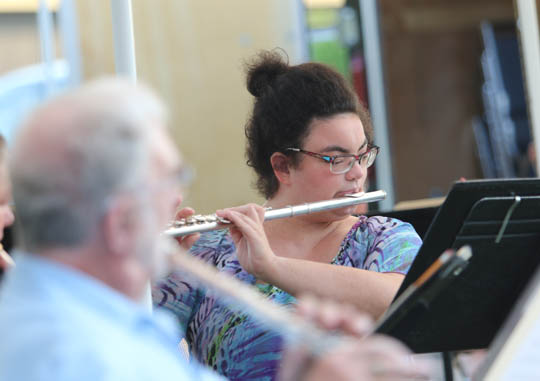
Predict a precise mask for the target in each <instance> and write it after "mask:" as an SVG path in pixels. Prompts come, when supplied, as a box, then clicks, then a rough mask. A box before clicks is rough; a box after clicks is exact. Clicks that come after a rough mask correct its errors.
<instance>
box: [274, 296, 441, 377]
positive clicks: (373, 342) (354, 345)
mask: <svg viewBox="0 0 540 381" xmlns="http://www.w3.org/2000/svg"><path fill="white" fill-rule="evenodd" d="M298 313H299V314H300V315H301V316H302V317H304V318H305V319H307V320H310V321H311V322H313V323H315V324H317V325H318V326H320V327H321V328H323V329H328V330H334V331H335V330H338V331H341V332H342V333H345V334H348V335H349V338H350V340H344V342H343V344H341V345H339V346H337V347H332V348H328V351H326V352H324V353H323V354H322V355H319V356H314V355H313V354H312V353H311V352H310V351H309V348H305V347H304V348H298V347H295V348H289V349H288V350H287V353H286V354H285V355H284V356H283V363H282V367H281V371H280V374H279V379H280V380H281V381H293V380H294V381H296V380H305V381H319V380H321V381H322V380H332V381H348V380H351V381H352V380H365V381H371V380H389V381H390V380H427V379H430V375H431V374H432V373H433V366H432V364H430V363H429V362H426V361H424V360H423V361H413V360H412V358H411V356H410V355H411V353H410V351H409V350H408V349H407V348H406V347H405V346H404V345H403V344H401V343H400V342H398V341H397V340H395V339H392V338H390V337H385V336H379V335H373V336H369V337H367V338H366V337H365V336H366V335H367V334H369V333H370V332H371V330H372V326H373V322H372V320H371V319H370V318H369V317H368V316H367V315H365V314H361V313H359V312H357V311H356V310H355V309H354V307H352V306H348V305H342V304H337V303H335V302H330V301H324V302H322V301H319V300H316V299H314V298H310V297H307V298H302V299H300V301H299V304H298ZM354 338H356V339H354Z"/></svg>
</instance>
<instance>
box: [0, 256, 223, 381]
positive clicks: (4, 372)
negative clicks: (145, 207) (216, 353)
mask: <svg viewBox="0 0 540 381" xmlns="http://www.w3.org/2000/svg"><path fill="white" fill-rule="evenodd" d="M16 260H17V266H16V267H15V268H14V269H12V270H11V271H10V272H9V273H8V275H7V276H6V277H5V278H4V283H3V284H2V287H1V289H0V380H6V381H8V380H10V381H11V380H13V381H16V380H25V381H26V380H28V381H31V380H47V381H49V380H58V381H63V380H78V381H85V380H88V381H90V380H91V381H101V380H111V381H112V380H114V381H120V380H130V381H131V380H135V381H137V380H171V381H172V380H174V381H182V380H216V379H218V377H217V376H215V375H214V374H212V373H210V372H209V371H207V370H206V369H204V368H202V367H201V366H200V365H197V364H196V363H193V362H192V363H191V364H188V363H187V362H186V361H185V360H184V359H183V358H182V355H181V353H180V351H179V350H178V346H177V344H178V337H179V335H178V333H177V332H176V328H175V327H176V326H177V324H175V322H174V321H173V320H172V319H171V317H170V316H169V315H168V314H165V312H162V311H154V315H151V314H150V313H149V312H147V311H146V310H145V309H144V308H143V307H142V306H139V305H138V304H136V303H134V302H132V301H131V300H129V299H128V298H126V297H125V296H124V295H122V294H121V293H119V292H117V291H115V290H113V289H112V288H110V287H108V286H106V285H105V284H103V283H101V282H99V281H97V280H96V279H94V278H91V277H89V276H87V275H85V274H83V273H81V272H78V271H75V270H73V269H71V268H68V267H65V266H62V265H60V264H57V263H56V262H52V261H49V260H46V259H44V258H41V257H38V256H36V255H31V254H23V253H18V254H17V255H16Z"/></svg>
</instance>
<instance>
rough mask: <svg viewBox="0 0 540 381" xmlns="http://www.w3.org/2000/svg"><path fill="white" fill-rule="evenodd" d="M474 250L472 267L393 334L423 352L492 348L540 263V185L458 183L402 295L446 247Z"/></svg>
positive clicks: (528, 181) (511, 181)
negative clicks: (492, 342) (468, 246)
mask: <svg viewBox="0 0 540 381" xmlns="http://www.w3.org/2000/svg"><path fill="white" fill-rule="evenodd" d="M465 244H468V245H470V246H471V247H472V251H473V256H472V258H471V260H470V262H469V265H468V267H467V268H466V269H465V270H464V271H463V273H462V274H461V275H460V276H459V277H457V278H455V279H454V280H453V281H452V282H451V283H450V284H448V286H447V287H446V288H445V289H443V290H440V293H439V294H438V296H437V297H436V298H433V299H432V300H431V302H430V303H429V304H426V303H418V305H417V306H415V308H413V309H411V310H410V312H409V313H408V314H407V315H406V316H404V317H402V318H401V319H400V321H399V322H398V323H397V324H392V328H391V329H390V330H388V331H384V330H381V331H380V333H386V334H389V335H391V336H394V337H396V338H398V339H399V340H401V341H403V342H404V343H405V344H407V345H408V346H409V347H410V348H411V349H412V350H413V351H414V352H416V353H426V352H449V351H458V350H467V349H477V348H485V347H487V346H488V345H489V344H490V342H491V340H492V339H493V337H494V335H495V333H496V332H497V331H498V329H499V327H500V326H501V324H502V323H503V321H504V320H505V318H506V317H507V315H508V313H509V312H510V310H511V308H512V306H513V305H514V303H515V301H516V299H517V298H518V296H519V294H520V293H521V291H522V290H523V288H524V287H525V285H526V284H527V282H528V281H529V279H530V278H531V276H532V274H533V273H534V271H535V270H536V268H537V266H538V264H539V263H540V250H539V249H540V180H538V179H505V180H477V181H467V182H459V183H455V184H454V186H453V187H452V189H451V191H450V193H449V195H448V197H447V198H446V200H445V202H444V203H443V205H442V206H441V208H440V209H439V211H438V213H437V215H436V216H435V219H434V220H433V222H432V224H431V226H430V228H429V229H428V231H427V233H426V237H425V239H424V243H423V245H422V247H421V248H420V251H419V252H418V255H417V257H416V259H415V261H414V263H413V264H412V266H411V269H410V271H409V272H408V274H407V276H406V277H405V280H404V282H403V284H402V286H401V288H400V289H399V291H398V293H397V295H400V294H401V293H402V292H403V290H404V289H405V288H406V287H407V286H409V284H411V283H412V282H414V281H415V280H416V279H417V278H418V277H419V276H420V275H421V274H422V273H423V272H424V270H425V269H426V268H427V267H428V266H429V265H430V264H431V263H433V261H435V259H436V258H437V257H438V256H439V255H440V254H441V253H442V252H443V251H444V250H445V249H447V248H450V247H451V248H454V249H457V248H459V247H461V246H463V245H465Z"/></svg>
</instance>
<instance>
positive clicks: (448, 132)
mask: <svg viewBox="0 0 540 381" xmlns="http://www.w3.org/2000/svg"><path fill="white" fill-rule="evenodd" d="M380 6H381V7H380V11H381V25H382V44H383V54H384V62H385V80H386V86H387V98H388V99H387V100H388V113H389V125H390V127H389V128H390V138H391V145H392V147H391V149H392V160H393V170H394V180H395V187H396V201H403V200H410V199H418V198H425V197H429V196H432V195H438V194H441V193H446V192H447V191H448V189H449V187H450V185H451V183H452V182H453V181H455V180H457V179H459V178H460V177H462V176H463V177H466V178H478V177H480V176H481V171H480V167H479V163H478V161H477V159H476V153H475V149H476V148H475V141H474V136H473V132H472V128H471V119H472V117H473V116H474V115H479V114H481V113H482V101H481V98H480V96H481V93H480V91H481V84H482V73H481V67H480V55H481V52H482V49H483V46H482V42H481V36H480V30H479V25H480V22H481V21H482V20H484V19H488V20H489V19H492V20H494V21H501V20H507V21H512V20H513V8H512V1H511V0H478V1H467V0H455V1H451V2H448V1H444V0H429V1H428V0H416V1H415V0H381V1H380Z"/></svg>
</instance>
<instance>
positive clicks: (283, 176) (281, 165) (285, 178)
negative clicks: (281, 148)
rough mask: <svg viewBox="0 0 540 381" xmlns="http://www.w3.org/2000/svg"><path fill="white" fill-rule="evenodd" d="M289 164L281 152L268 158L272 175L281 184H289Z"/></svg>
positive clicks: (288, 160)
mask: <svg viewBox="0 0 540 381" xmlns="http://www.w3.org/2000/svg"><path fill="white" fill-rule="evenodd" d="M289 163H290V159H289V157H287V156H286V155H284V154H283V153H281V152H274V153H273V154H272V156H270V164H271V165H272V169H273V170H274V175H275V176H276V178H277V179H278V181H279V182H280V183H282V184H289V182H290V172H289Z"/></svg>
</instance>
